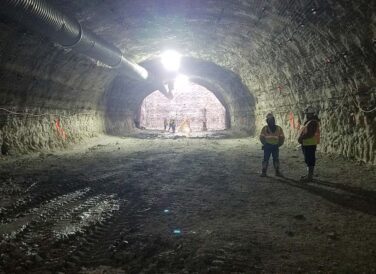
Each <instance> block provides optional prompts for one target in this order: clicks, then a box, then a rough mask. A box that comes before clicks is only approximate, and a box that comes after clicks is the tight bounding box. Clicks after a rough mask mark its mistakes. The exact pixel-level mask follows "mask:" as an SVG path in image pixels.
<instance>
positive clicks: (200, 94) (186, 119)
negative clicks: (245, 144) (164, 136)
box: [140, 78, 226, 132]
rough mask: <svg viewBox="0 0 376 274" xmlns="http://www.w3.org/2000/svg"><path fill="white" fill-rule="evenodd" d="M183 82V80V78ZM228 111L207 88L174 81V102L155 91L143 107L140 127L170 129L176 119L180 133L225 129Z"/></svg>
mask: <svg viewBox="0 0 376 274" xmlns="http://www.w3.org/2000/svg"><path fill="white" fill-rule="evenodd" d="M183 79H184V78H183ZM225 119H226V109H225V107H224V106H223V105H222V104H221V102H220V101H219V100H218V99H217V98H216V97H215V95H214V94H213V93H212V92H210V91H209V90H208V89H206V88H205V87H203V86H201V85H198V84H195V83H192V82H190V81H189V80H187V81H181V83H179V78H177V81H175V85H174V90H173V99H171V100H169V99H168V98H166V97H165V96H163V95H162V94H161V93H160V92H158V91H156V92H153V93H152V94H150V95H149V96H147V97H146V98H145V99H144V100H143V102H142V105H141V108H140V126H141V128H146V129H158V130H168V129H169V123H170V121H171V120H174V121H175V123H176V128H177V131H180V132H184V131H188V132H199V131H208V130H209V131H210V130H224V129H225V128H226V123H225Z"/></svg>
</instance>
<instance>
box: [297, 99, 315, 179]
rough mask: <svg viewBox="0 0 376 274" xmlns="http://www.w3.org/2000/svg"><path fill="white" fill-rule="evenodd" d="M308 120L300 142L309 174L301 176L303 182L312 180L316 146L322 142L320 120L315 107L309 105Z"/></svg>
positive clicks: (306, 113)
mask: <svg viewBox="0 0 376 274" xmlns="http://www.w3.org/2000/svg"><path fill="white" fill-rule="evenodd" d="M304 114H305V116H306V121H305V122H304V126H303V127H302V129H301V131H300V134H299V138H298V142H299V144H301V145H302V151H303V155H304V161H305V163H306V165H307V171H308V173H307V175H305V176H302V177H301V181H303V182H312V180H313V173H314V170H315V165H316V148H317V145H318V144H319V143H320V123H319V122H320V120H319V118H318V117H317V115H315V110H314V108H313V107H311V106H308V107H307V108H306V109H305V110H304Z"/></svg>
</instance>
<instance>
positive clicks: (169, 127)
mask: <svg viewBox="0 0 376 274" xmlns="http://www.w3.org/2000/svg"><path fill="white" fill-rule="evenodd" d="M175 128H176V122H175V119H170V123H169V124H168V131H170V129H172V133H175Z"/></svg>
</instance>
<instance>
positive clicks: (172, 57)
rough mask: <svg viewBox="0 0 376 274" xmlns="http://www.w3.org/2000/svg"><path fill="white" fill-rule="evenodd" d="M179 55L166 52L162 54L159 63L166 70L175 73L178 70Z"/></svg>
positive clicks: (172, 51)
mask: <svg viewBox="0 0 376 274" xmlns="http://www.w3.org/2000/svg"><path fill="white" fill-rule="evenodd" d="M180 60H181V54H180V53H178V52H176V51H174V50H167V51H165V52H164V53H162V56H161V62H162V64H163V66H164V67H165V69H166V70H168V71H177V70H179V68H180Z"/></svg>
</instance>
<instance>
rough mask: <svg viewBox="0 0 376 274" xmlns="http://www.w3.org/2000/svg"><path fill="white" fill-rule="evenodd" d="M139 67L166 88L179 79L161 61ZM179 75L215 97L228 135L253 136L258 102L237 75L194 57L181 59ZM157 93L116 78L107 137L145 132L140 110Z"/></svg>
mask: <svg viewBox="0 0 376 274" xmlns="http://www.w3.org/2000/svg"><path fill="white" fill-rule="evenodd" d="M140 65H142V66H143V67H145V68H146V69H147V70H148V71H150V72H152V74H153V75H154V76H155V77H158V78H159V79H162V81H163V82H164V83H165V84H166V85H167V86H168V83H169V82H170V81H171V80H172V79H175V77H176V75H172V74H171V73H168V72H166V71H165V70H164V69H163V68H162V67H161V62H160V60H159V58H155V59H152V60H148V61H145V62H142V63H141V64H140ZM179 73H181V74H183V75H186V76H187V77H189V80H190V81H191V82H192V83H193V84H195V85H200V86H202V87H204V88H206V89H207V90H209V91H210V92H212V93H213V94H214V95H215V97H216V98H217V99H218V101H219V102H220V103H221V104H222V105H223V107H224V108H225V110H226V111H225V117H224V120H225V129H226V131H227V132H228V133H231V134H232V135H242V136H244V135H248V136H249V135H253V134H254V131H255V115H254V111H255V99H254V97H253V95H252V93H251V92H250V90H249V89H248V88H247V87H246V86H245V85H244V84H243V82H242V80H241V78H240V77H239V76H238V75H237V74H235V73H234V72H232V71H230V70H227V69H224V68H223V67H221V66H218V65H216V64H215V63H213V62H209V61H204V60H200V59H196V58H191V57H184V58H182V60H181V69H180V71H179ZM155 90H156V87H155V86H152V85H150V84H148V83H141V82H134V81H130V80H129V79H127V78H125V77H124V76H121V75H119V76H118V77H116V78H115V79H114V81H113V82H112V84H111V86H110V87H109V89H108V91H107V92H106V95H105V101H106V102H105V106H106V121H105V126H106V131H107V133H108V134H111V135H121V136H123V135H129V134H133V133H135V132H137V131H138V130H139V129H142V128H141V126H140V107H141V105H142V102H143V101H144V99H145V98H146V97H147V96H149V95H150V94H152V93H153V92H155Z"/></svg>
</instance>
